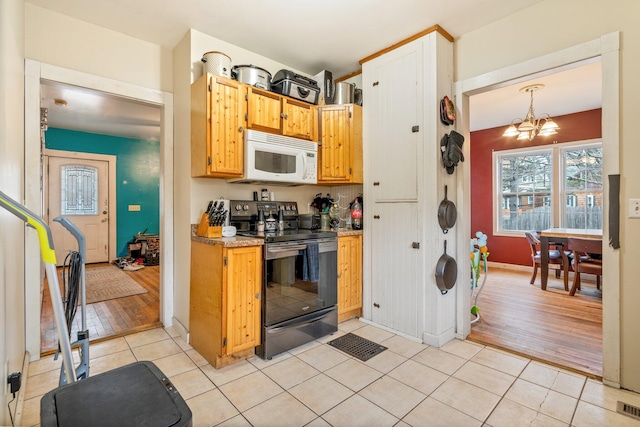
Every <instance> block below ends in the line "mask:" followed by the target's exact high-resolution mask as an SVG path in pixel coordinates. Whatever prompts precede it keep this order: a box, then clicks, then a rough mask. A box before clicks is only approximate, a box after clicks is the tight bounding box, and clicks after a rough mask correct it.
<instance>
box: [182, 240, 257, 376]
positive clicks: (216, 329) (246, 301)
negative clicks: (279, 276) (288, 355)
mask: <svg viewBox="0 0 640 427" xmlns="http://www.w3.org/2000/svg"><path fill="white" fill-rule="evenodd" d="M261 281H262V247H261V246H248V247H234V248H228V247H225V246H224V245H210V244H205V243H200V242H195V241H192V242H191V287H190V292H191V293H190V303H189V309H190V311H189V343H190V344H191V346H192V347H193V348H194V349H196V350H197V351H198V353H200V354H201V355H202V356H203V357H204V358H205V359H206V360H207V361H209V363H211V365H212V366H214V367H215V368H220V367H222V366H225V365H228V364H230V363H233V362H235V361H237V360H241V359H244V358H247V357H250V356H252V355H253V354H254V353H255V347H256V346H258V345H260V324H261V319H260V306H261V304H260V303H261V301H260V298H261V295H260V292H261Z"/></svg>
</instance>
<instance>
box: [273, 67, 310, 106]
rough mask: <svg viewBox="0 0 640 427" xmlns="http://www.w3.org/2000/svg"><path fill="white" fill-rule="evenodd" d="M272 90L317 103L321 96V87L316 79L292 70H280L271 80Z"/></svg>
mask: <svg viewBox="0 0 640 427" xmlns="http://www.w3.org/2000/svg"><path fill="white" fill-rule="evenodd" d="M271 90H272V91H273V92H276V93H279V94H280V95H285V96H289V97H291V98H295V99H299V100H300V101H304V102H308V103H310V104H317V103H318V97H319V96H320V88H319V87H318V83H317V82H316V81H315V80H313V79H310V78H308V77H304V76H301V75H300V74H296V73H294V72H293V71H291V70H280V71H278V72H277V73H276V75H275V76H273V79H272V80H271Z"/></svg>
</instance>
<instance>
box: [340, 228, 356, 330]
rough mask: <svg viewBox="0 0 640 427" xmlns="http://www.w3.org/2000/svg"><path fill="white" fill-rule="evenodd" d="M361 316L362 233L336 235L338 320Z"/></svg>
mask: <svg viewBox="0 0 640 427" xmlns="http://www.w3.org/2000/svg"><path fill="white" fill-rule="evenodd" d="M359 316H362V235H355V236H341V237H338V322H343V321H345V320H347V319H350V318H352V317H359Z"/></svg>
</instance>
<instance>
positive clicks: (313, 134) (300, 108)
mask: <svg viewBox="0 0 640 427" xmlns="http://www.w3.org/2000/svg"><path fill="white" fill-rule="evenodd" d="M316 121H317V116H316V107H315V105H311V104H308V103H306V102H302V101H296V100H294V99H291V98H286V97H283V98H282V134H283V135H286V136H293V137H295V138H302V139H308V140H310V141H317V139H318V134H317V131H316V129H317V124H316Z"/></svg>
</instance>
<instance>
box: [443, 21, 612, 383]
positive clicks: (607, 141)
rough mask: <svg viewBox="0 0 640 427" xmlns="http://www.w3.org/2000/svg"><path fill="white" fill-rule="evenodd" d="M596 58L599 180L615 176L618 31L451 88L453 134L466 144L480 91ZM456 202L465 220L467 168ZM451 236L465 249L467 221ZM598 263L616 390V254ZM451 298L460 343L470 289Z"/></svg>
mask: <svg viewBox="0 0 640 427" xmlns="http://www.w3.org/2000/svg"><path fill="white" fill-rule="evenodd" d="M596 57H599V58H600V60H601V63H602V148H603V157H604V160H603V173H604V175H611V174H619V173H620V150H619V147H620V81H619V80H620V78H619V77H620V32H613V33H609V34H605V35H603V36H601V37H600V38H598V39H595V40H592V41H589V42H585V43H582V44H579V45H576V46H572V47H569V48H567V49H563V50H560V51H557V52H554V53H551V54H548V55H544V56H541V57H538V58H533V59H530V60H528V61H525V62H521V63H518V64H514V65H512V66H509V67H506V68H502V69H499V70H495V71H491V72H489V73H486V74H482V75H479V76H476V77H472V78H468V79H465V80H461V81H457V82H455V83H454V93H455V98H456V105H457V106H458V111H459V112H460V114H459V116H458V120H457V124H458V131H459V132H460V133H462V134H463V135H464V137H465V138H466V139H467V140H469V135H470V131H469V97H470V96H471V95H474V94H478V93H482V92H486V91H488V90H491V89H494V88H496V87H499V86H504V85H506V84H513V83H517V81H518V80H527V79H530V78H531V76H532V75H533V74H538V73H552V72H555V70H557V69H560V68H561V67H565V66H571V65H572V64H575V63H578V62H580V61H584V60H588V59H591V58H596ZM469 150H470V148H469V145H468V144H465V146H464V147H463V151H464V154H465V155H466V156H468V157H467V158H471V157H470V152H469ZM603 184H604V191H603V196H604V199H605V200H609V183H608V181H604V182H603ZM456 185H457V187H458V188H457V193H456V194H457V195H458V196H457V200H456V204H457V206H458V211H459V212H460V217H463V218H470V217H471V216H470V215H471V196H470V191H471V177H470V174H469V170H468V168H464V173H463V174H459V175H458V177H457V182H456ZM608 218H609V206H608V205H607V204H605V206H604V211H603V230H602V232H603V236H606V235H607V234H608V231H609V220H608ZM460 226H461V230H460V232H459V233H458V236H457V239H458V241H457V243H458V245H459V246H458V247H461V248H464V247H468V245H469V237H468V236H471V223H470V221H463V222H461V224H460ZM602 259H603V263H604V264H606V265H607V266H610V268H606V269H605V271H604V275H603V281H604V282H606V283H607V292H603V294H602V312H603V316H602V348H603V352H602V356H603V366H602V369H603V375H602V380H603V383H605V384H607V385H611V386H614V387H620V365H621V361H620V355H621V348H620V347H621V343H620V251H619V250H614V249H613V248H611V247H610V246H609V245H604V246H603V254H602ZM460 261H461V262H459V263H458V275H459V277H466V276H465V275H466V274H469V273H468V272H469V269H470V268H471V266H470V260H469V257H467V256H465V257H460ZM458 290H459V291H458V292H457V296H456V306H457V309H456V312H457V314H456V325H457V328H456V329H457V337H458V338H462V339H464V338H466V337H467V336H468V335H469V333H470V331H471V324H470V321H471V315H470V310H469V307H470V301H471V290H470V288H469V287H468V286H462V287H459V288H458Z"/></svg>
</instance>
